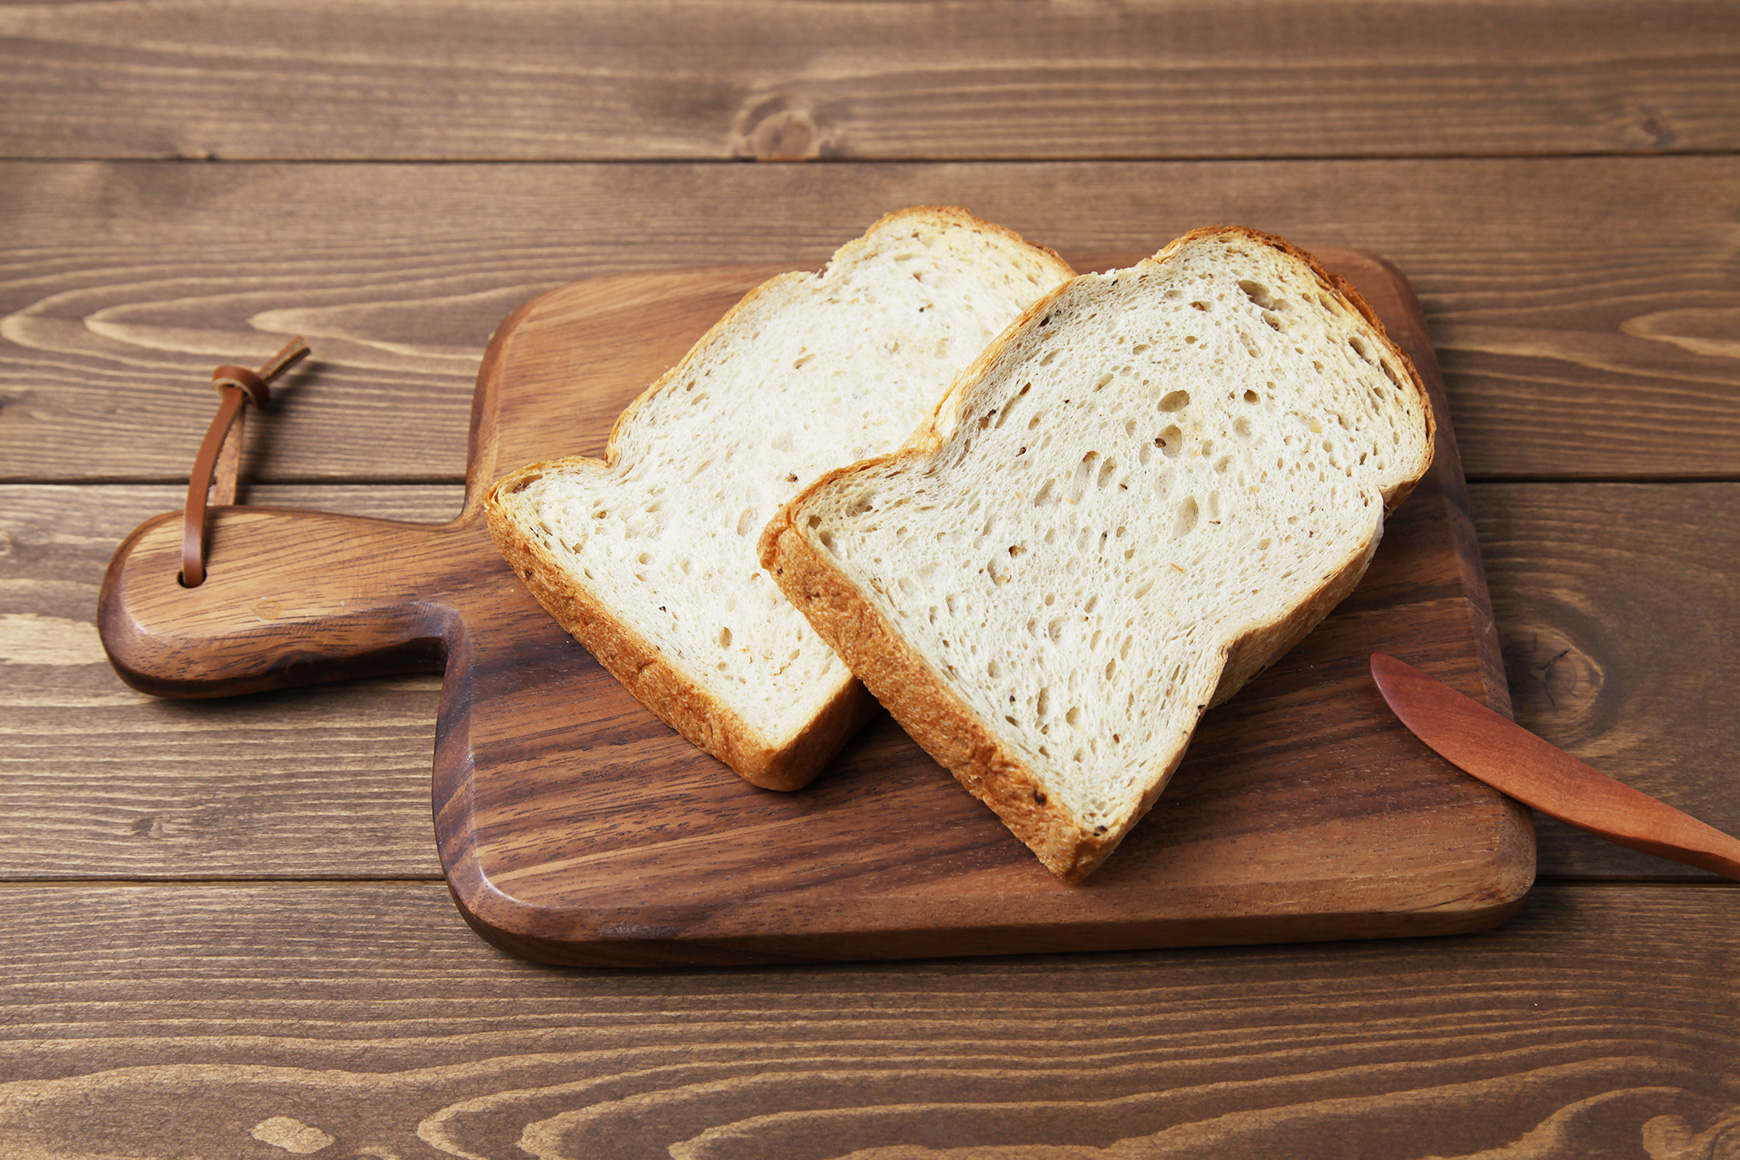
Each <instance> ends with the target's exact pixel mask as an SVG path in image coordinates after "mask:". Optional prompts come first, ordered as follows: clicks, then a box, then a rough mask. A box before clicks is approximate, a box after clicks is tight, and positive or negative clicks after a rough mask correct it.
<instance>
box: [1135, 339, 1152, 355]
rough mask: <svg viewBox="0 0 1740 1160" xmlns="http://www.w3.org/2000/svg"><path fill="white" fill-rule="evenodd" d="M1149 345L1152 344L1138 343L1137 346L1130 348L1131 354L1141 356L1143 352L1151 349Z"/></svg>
mask: <svg viewBox="0 0 1740 1160" xmlns="http://www.w3.org/2000/svg"><path fill="white" fill-rule="evenodd" d="M1149 345H1150V344H1148V343H1146V342H1138V343H1137V344H1136V345H1135V346H1132V347H1131V348H1130V353H1131V354H1141V353H1142V352H1143V351H1145V350H1147V349H1148V348H1149Z"/></svg>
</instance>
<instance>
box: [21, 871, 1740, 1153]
mask: <svg viewBox="0 0 1740 1160" xmlns="http://www.w3.org/2000/svg"><path fill="white" fill-rule="evenodd" d="M4 895H5V901H6V908H7V919H8V921H7V923H6V924H5V925H4V926H3V927H0V959H3V960H4V961H5V962H6V963H7V964H8V970H7V971H6V973H5V976H4V978H0V1011H3V1013H4V1014H3V1017H0V1077H4V1078H3V1080H0V1151H4V1152H6V1153H7V1154H14V1155H41V1154H52V1155H54V1156H57V1157H95V1156H113V1155H122V1154H124V1155H128V1156H142V1157H143V1156H152V1157H157V1156H162V1157H169V1156H175V1157H184V1158H189V1160H191V1158H195V1157H203V1156H212V1157H233V1156H248V1155H260V1156H270V1155H278V1154H280V1150H281V1149H284V1148H286V1147H287V1146H288V1145H289V1144H291V1143H294V1142H297V1141H306V1142H307V1145H308V1146H307V1147H303V1148H297V1149H291V1150H299V1151H308V1150H312V1146H313V1145H317V1144H320V1143H321V1142H322V1141H323V1140H325V1141H328V1143H327V1144H326V1147H324V1148H322V1150H321V1151H322V1152H323V1153H325V1154H330V1155H374V1156H399V1157H407V1158H408V1157H421V1156H433V1155H445V1154H449V1153H451V1154H455V1155H476V1156H508V1155H515V1154H517V1151H516V1146H517V1145H523V1146H524V1148H525V1149H526V1150H528V1151H530V1152H532V1153H534V1154H536V1155H540V1156H550V1157H596V1156H610V1157H613V1158H622V1160H630V1158H632V1157H638V1156H659V1157H663V1156H666V1155H687V1156H707V1157H769V1156H778V1157H802V1156H839V1155H843V1154H845V1153H848V1152H851V1153H853V1154H855V1155H868V1156H877V1157H888V1158H893V1157H919V1156H923V1157H927V1158H932V1160H935V1158H939V1157H941V1158H946V1160H966V1158H967V1156H968V1155H969V1153H968V1152H967V1151H966V1150H967V1149H969V1148H977V1149H983V1150H981V1151H973V1152H971V1153H970V1154H971V1155H972V1156H974V1157H984V1156H995V1157H1006V1158H1009V1160H1014V1158H1016V1157H1024V1158H1029V1160H1031V1158H1032V1157H1035V1156H1046V1157H1049V1156H1053V1155H1056V1156H1063V1155H1068V1156H1071V1157H1083V1158H1088V1160H1093V1158H1097V1157H1101V1156H1104V1157H1107V1158H1108V1160H1110V1158H1111V1157H1114V1156H1129V1155H1139V1156H1143V1157H1160V1158H1169V1157H1180V1158H1182V1157H1188V1156H1203V1155H1229V1156H1230V1155H1239V1156H1247V1155H1263V1156H1273V1157H1276V1158H1277V1160H1291V1158H1294V1157H1299V1158H1305V1157H1320V1156H1325V1155H1361V1156H1366V1155H1369V1156H1396V1155H1404V1156H1427V1155H1431V1156H1468V1155H1470V1154H1473V1153H1476V1152H1481V1151H1482V1150H1483V1149H1491V1150H1492V1151H1489V1152H1482V1154H1483V1155H1488V1156H1493V1157H1516V1158H1518V1160H1520V1158H1521V1157H1524V1156H1527V1157H1530V1158H1531V1160H1572V1158H1578V1160H1581V1158H1582V1157H1587V1156H1591V1155H1615V1156H1641V1155H1644V1154H1646V1153H1647V1154H1650V1155H1655V1156H1685V1157H1711V1158H1714V1157H1716V1156H1719V1155H1725V1153H1723V1152H1722V1151H1721V1141H1722V1140H1724V1139H1728V1138H1731V1137H1730V1136H1727V1135H1724V1133H1730V1134H1731V1132H1732V1131H1733V1125H1734V1124H1735V1122H1736V1121H1737V1120H1740V1080H1737V1079H1736V1074H1737V1073H1740V1034H1737V1032H1740V1027H1737V1026H1736V1015H1735V1012H1736V1010H1737V1009H1740V1006H1737V1005H1740V976H1737V975H1736V974H1735V972H1734V971H1733V970H1732V969H1731V967H1732V964H1733V962H1734V960H1735V957H1736V956H1737V955H1740V936H1737V935H1736V931H1740V889H1736V888H1729V887H1720V886H1717V887H1707V888H1698V887H1681V888H1678V889H1674V890H1662V889H1654V888H1647V887H1557V888H1555V887H1546V888H1541V889H1538V890H1537V891H1536V892H1535V893H1534V894H1533V895H1531V897H1530V899H1529V901H1528V903H1527V905H1526V906H1525V909H1524V911H1523V912H1522V914H1521V915H1519V916H1518V917H1517V918H1516V919H1514V920H1513V921H1512V922H1511V923H1509V924H1508V925H1506V926H1504V927H1501V928H1499V929H1498V930H1496V931H1493V932H1490V933H1487V934H1483V935H1475V936H1466V937H1461V938H1443V939H1427V940H1408V941H1399V942H1363V943H1339V944H1323V945H1314V946H1313V945H1306V946H1294V947H1267V948H1232V949H1209V950H1194V951H1184V952H1164V953H1142V954H1120V955H1101V956H1049V957H1044V958H1010V959H989V960H968V961H955V962H928V963H927V962H915V963H907V964H898V965H878V964H860V965H850V966H833V967H816V968H785V969H779V970H732V971H686V972H682V973H678V974H671V973H645V974H634V973H612V972H603V971H579V970H554V969H546V968H538V967H534V966H531V965H528V964H525V963H521V962H518V961H513V960H509V959H507V958H505V957H504V956H501V955H499V954H497V953H496V952H494V951H491V950H490V949H489V948H487V947H486V946H484V945H483V944H482V943H481V942H479V941H478V940H477V939H475V938H474V937H473V936H472V935H471V934H470V932H469V931H467V930H466V929H465V928H464V926H463V924H461V923H460V921H459V920H458V917H457V916H456V915H455V914H454V912H453V909H452V906H451V903H450V902H449V901H448V899H447V898H446V896H445V892H444V891H443V890H442V889H441V888H440V887H439V886H435V885H425V884H413V883H406V884H398V885H390V884H389V885H363V884H354V883H352V884H308V883H287V884H280V885H256V886H233V885H231V886H218V885H212V886H198V885H187V884H181V885H175V886H156V887H137V886H134V887H128V886H65V887H45V886H15V887H8V888H5V890H4ZM257 1141H258V1142H259V1143H257ZM260 1143H264V1144H276V1145H277V1148H270V1147H261V1146H260ZM333 1144H336V1145H338V1146H337V1147H332V1145H333ZM327 1148H330V1151H329V1152H328V1151H327Z"/></svg>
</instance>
